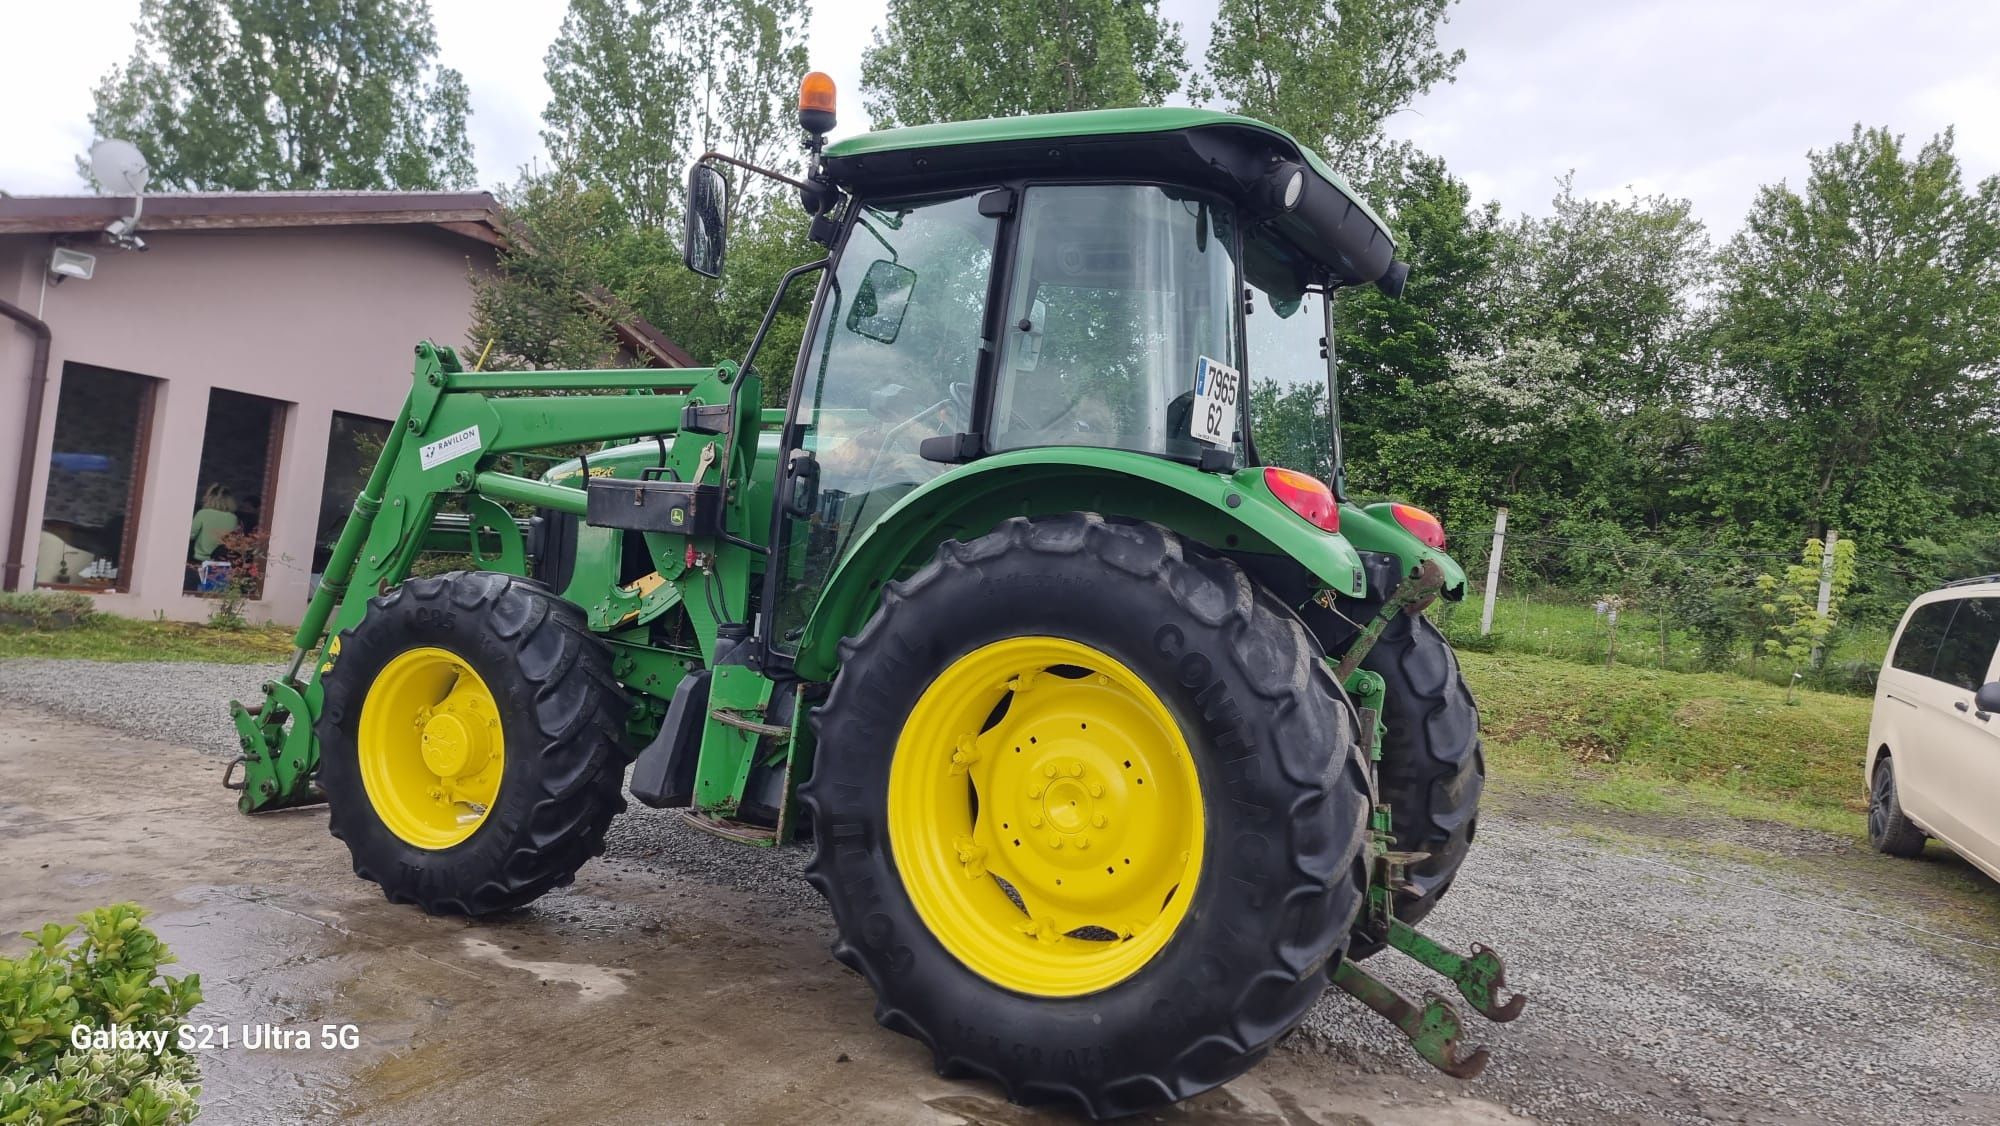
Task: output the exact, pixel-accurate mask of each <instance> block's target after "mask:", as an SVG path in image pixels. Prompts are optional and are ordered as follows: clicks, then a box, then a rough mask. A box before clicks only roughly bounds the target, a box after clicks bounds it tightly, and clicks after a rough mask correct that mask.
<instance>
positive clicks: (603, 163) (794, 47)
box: [542, 0, 810, 228]
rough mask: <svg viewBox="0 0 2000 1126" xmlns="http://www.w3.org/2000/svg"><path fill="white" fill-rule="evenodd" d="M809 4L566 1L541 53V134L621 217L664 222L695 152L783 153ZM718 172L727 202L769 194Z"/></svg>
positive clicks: (793, 129) (790, 135) (801, 69)
mask: <svg viewBox="0 0 2000 1126" xmlns="http://www.w3.org/2000/svg"><path fill="white" fill-rule="evenodd" d="M809 15H810V13H809V9H808V7H807V4H806V0H726V2H723V3H718V4H714V5H701V4H694V3H690V2H688V0H629V2H628V0H570V6H569V12H568V14H567V15H565V16H564V18H563V25H562V30H561V31H560V32H559V33H558V34H557V36H556V41H555V43H554V44H552V45H551V46H550V47H549V51H548V55H547V58H546V68H547V69H546V74H547V78H548V83H549V104H548V107H547V108H546V109H544V110H543V111H542V120H543V122H544V123H545V125H546V126H547V127H546V128H545V129H544V130H543V131H542V139H543V141H544V142H546V143H547V144H548V146H549V150H550V151H551V152H553V153H558V154H561V159H562V161H563V162H564V163H565V164H567V165H568V166H569V167H570V168H572V169H573V170H576V171H579V172H580V173H582V174H583V175H585V176H586V177H587V178H589V179H592V180H596V181H599V182H602V183H603V184H605V185H606V186H607V187H609V188H610V190H611V192H612V195H613V197H614V198H615V200H616V201H617V203H618V205H619V207H620V208H621V209H622V210H623V212H624V214H625V216H626V218H627V219H628V220H629V221H630V222H632V223H633V224H635V225H637V226H641V227H654V228H659V227H668V226H671V225H672V224H673V221H674V218H675V216H676V215H677V214H678V212H679V200H680V194H681V191H682V183H681V177H682V175H683V173H684V172H685V171H686V168H687V165H688V163H689V162H690V161H692V160H694V159H695V158H696V157H699V156H700V155H701V154H702V153H703V152H706V151H708V150H709V149H712V148H713V149H722V150H725V151H727V152H729V153H730V155H732V156H736V157H740V158H742V159H744V160H748V161H751V162H753V163H757V164H762V165H765V166H766V167H770V166H773V165H778V166H782V165H785V164H787V163H789V162H790V159H789V156H788V154H789V152H790V151H791V149H792V148H793V145H792V142H793V141H794V139H795V137H796V133H797V125H796V123H795V122H796V119H795V116H794V109H793V107H794V105H795V103H794V100H793V99H794V98H795V97H796V95H797V92H798V84H799V80H800V79H801V78H803V77H804V76H805V71H806V51H805V42H804V37H805V29H806V24H807V22H808V19H809ZM723 171H724V174H725V175H726V176H728V177H730V178H731V179H732V180H733V181H734V182H735V186H736V187H737V189H738V190H737V191H736V192H733V193H732V194H731V210H732V212H734V211H735V210H736V209H737V207H738V204H739V202H740V201H739V197H741V196H744V195H746V194H747V195H749V196H751V197H754V198H756V199H759V200H761V199H763V198H765V197H767V196H768V195H769V194H770V190H769V187H768V185H769V183H770V182H769V181H766V180H763V179H761V178H758V177H749V178H747V179H746V178H744V177H742V176H739V175H737V174H736V172H735V171H734V170H733V169H728V168H724V169H723ZM732 218H733V214H732Z"/></svg>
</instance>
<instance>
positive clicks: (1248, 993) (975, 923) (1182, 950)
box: [800, 513, 1370, 1117]
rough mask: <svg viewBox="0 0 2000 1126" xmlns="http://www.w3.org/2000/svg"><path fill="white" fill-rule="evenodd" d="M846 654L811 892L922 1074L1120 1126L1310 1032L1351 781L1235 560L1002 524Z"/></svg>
mask: <svg viewBox="0 0 2000 1126" xmlns="http://www.w3.org/2000/svg"><path fill="white" fill-rule="evenodd" d="M842 660H843V663H842V667H841V671H840V674H839V676H838V678H837V679H836V680H835V682H834V687H833V692H832V694H831V695H830V697H829V698H828V700H827V703H826V705H825V706H824V707H823V708H821V709H820V710H819V711H818V712H817V714H816V716H815V721H816V724H817V729H818V733H819V752H818V759H817V765H816V767H815V771H814V774H813V778H812V780H811V782H810V783H809V784H808V785H807V786H805V787H804V788H803V789H802V790H801V791H800V796H801V798H802V799H803V800H804V801H805V803H806V805H807V807H808V808H809V809H810V810H811V812H812V816H813V825H814V832H815V838H816V844H817V851H816V854H815V856H814V858H813V861H812V864H811V866H810V867H809V868H808V870H807V876H808V878H809V879H810V880H811V881H812V883H813V885H814V886H815V887H816V888H818V889H819V890H820V892H821V893H822V894H824V895H825V896H826V898H827V901H828V902H829V904H830V905H831V906H832V909H833V914H834V919H835V922H836V924H837V925H838V928H839V935H840V937H839V940H838V942H837V943H836V944H835V946H834V953H835V955H836V956H837V957H839V958H840V960H841V961H842V962H844V963H846V964H847V965H849V966H851V967H853V968H854V969H856V970H858V971H860V972H861V973H862V974H863V975H865V976H866V977H867V978H868V980H869V983H870V984H871V985H872V986H873V987H874V988H875V992H876V995H877V998H878V1005H877V1008H876V1018H877V1019H878V1020H879V1021H880V1022H881V1023H882V1024H883V1025H884V1026H885V1027H887V1028H890V1029H893V1030H895V1031H898V1032H902V1033H904V1034H905V1035H908V1036H911V1037H914V1038H916V1039H918V1040H921V1041H923V1042H924V1043H925V1044H926V1045H927V1046H929V1047H930V1049H931V1051H932V1054H933V1057H934V1060H935V1063H936V1065H937V1068H938V1071H939V1073H940V1074H944V1075H947V1076H972V1075H979V1076H985V1077H987V1078H990V1079H993V1080H995V1081H997V1082H998V1083H999V1084H1000V1085H1001V1086H1002V1087H1003V1088H1004V1089H1005V1091H1006V1093H1007V1096H1008V1097H1009V1098H1010V1099H1012V1100H1013V1101H1015V1102H1018V1103H1039V1102H1051V1101H1062V1102H1068V1103H1070V1104H1072V1105H1075V1106H1077V1107H1079V1108H1081V1109H1083V1110H1084V1111H1086V1112H1087V1113H1089V1114H1092V1115H1094V1116H1099V1117H1103V1116H1110V1115H1120V1114H1130V1113H1134V1112H1138V1111H1142V1110H1146V1109H1149V1108H1153V1107H1158V1106H1161V1105H1164V1104H1167V1103H1171V1102H1174V1101H1177V1100H1180V1099H1185V1098H1188V1097H1190V1096H1192V1095H1195V1094H1198V1093H1200V1092H1201V1091H1204V1090H1207V1089H1209V1088H1211V1087H1214V1086H1216V1085H1218V1084H1221V1083H1224V1082H1226V1081H1228V1080H1229V1079H1231V1078H1233V1077H1235V1076H1237V1075H1239V1074H1241V1073H1242V1072H1243V1071H1245V1070H1246V1069H1248V1068H1249V1067H1250V1066H1251V1065H1253V1064H1254V1063H1256V1062H1257V1060H1259V1059H1261V1058H1262V1057H1263V1055H1264V1054H1265V1053H1266V1052H1267V1051H1268V1050H1269V1049H1270V1046H1271V1045H1272V1043H1273V1042H1275V1041H1276V1040H1277V1038H1278V1037H1279V1036H1281V1035H1282V1034H1284V1033H1285V1032H1286V1031H1288V1030H1289V1029H1291V1028H1292V1027H1294V1026H1295V1025H1297V1023H1298V1022H1299V1021H1300V1020H1301V1019H1302V1018H1303V1017H1304V1016H1305V1014H1306V1011H1307V1010H1308V1009H1309V1008H1310V1007H1311V1005H1312V1003H1313V1001H1314V1000H1315V999H1316V998H1317V997H1318V996H1319V994H1320V992H1321V991H1322V990H1323V989H1324V987H1325V984H1326V980H1327V978H1326V969H1327V967H1329V966H1330V965H1332V964H1334V963H1335V962H1336V961H1337V960H1338V958H1339V957H1340V956H1341V954H1342V951H1343V950H1344V949H1345V947H1346V945H1347V940H1348V935H1349V929H1350V927H1351V926H1352V924H1353V922H1354V919H1355V917H1356V915H1357V913H1358V912H1359V910H1360V908H1361V905H1362V903H1363V902H1364V900H1365V897H1366V887H1367V878H1368V869H1367V862H1366V850H1365V847H1364V845H1365V840H1366V834H1365V828H1366V821H1367V813H1368V808H1369V802H1370V792H1369V785H1370V783H1369V775H1368V769H1367V763H1366V762H1365V761H1364V760H1363V759H1362V757H1361V754H1360V751H1359V748H1358V745H1357V741H1356V740H1355V738H1354V734H1353V728H1352V718H1351V710H1350V708H1349V706H1348V704H1347V702H1346V701H1345V699H1344V698H1343V696H1342V695H1341V692H1340V690H1339V688H1338V686H1337V685H1335V684H1334V682H1333V679H1332V677H1331V675H1330V674H1329V673H1328V671H1327V669H1326V666H1325V663H1324V661H1323V659H1322V655H1321V653H1320V650H1319V648H1318V646H1317V645H1315V644H1314V643H1313V641H1312V639H1311V637H1310V636H1309V635H1308V634H1307V633H1306V631H1305V629H1304V628H1303V626H1302V625H1301V624H1300V623H1299V622H1298V620H1297V618H1296V617H1294V616H1293V615H1292V614H1291V613H1290V612H1289V611H1287V610H1286V609H1285V608H1284V607H1283V605H1281V604H1280V603H1279V602H1277V601H1276V600H1275V599H1274V598H1272V597H1271V596H1270V595H1269V594H1268V593H1266V592H1264V591H1263V590H1262V589H1260V588H1258V587H1256V586H1255V585H1253V584H1252V583H1251V582H1250V581H1249V580H1248V579H1247V578H1246V577H1245V576H1244V575H1243V573H1242V572H1241V571H1240V570H1239V569H1238V568H1237V567H1236V566H1235V565H1234V564H1232V563H1230V562H1229V561H1227V560H1225V559H1222V558H1220V557H1218V556H1214V555H1210V554H1208V553H1206V552H1203V551H1199V550H1196V549H1192V548H1189V547H1187V546H1186V545H1184V544H1183V543H1182V541H1181V540H1180V539H1179V537H1177V536H1175V535H1173V534H1172V533H1169V532H1167V531H1166V530H1164V529H1162V528H1159V527H1157V526H1154V525H1149V524H1123V523H1121V524H1112V523H1107V522H1105V521H1104V520H1103V519H1102V518H1100V517H1098V516H1095V515H1090V514H1080V513H1079V514H1070V515H1065V516H1058V517H1048V518H1042V519H1036V520H1028V519H1014V520H1009V521H1007V522H1006V523H1005V524H1002V525H1001V526H1000V527H999V528H998V529H996V530H995V531H993V532H992V533H990V534H988V535H986V536H983V537H981V538H979V539H977V540H974V541H972V542H970V543H961V542H957V541H953V542H949V543H947V544H945V545H944V546H943V547H942V548H940V550H939V551H938V554H937V556H936V558H935V559H934V560H933V561H932V562H931V563H930V564H929V565H927V566H926V567H925V568H924V569H923V570H921V571H919V572H918V573H917V574H916V575H915V576H913V577H912V578H910V579H909V580H907V581H905V582H901V583H891V584H889V585H888V586H887V587H886V588H885V589H884V591H883V597H882V606H881V609H880V610H879V611H878V612H877V614H876V615H875V617H874V618H873V619H872V620H871V621H870V622H869V624H868V625H867V627H866V628H865V629H864V630H863V631H862V633H861V635H860V636H859V637H857V638H854V639H852V640H850V641H848V642H847V643H845V644H844V645H843V647H842ZM1156 897H1163V899H1161V898H1156Z"/></svg>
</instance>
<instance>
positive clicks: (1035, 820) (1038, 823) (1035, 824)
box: [1028, 813, 1042, 829]
mask: <svg viewBox="0 0 2000 1126" xmlns="http://www.w3.org/2000/svg"><path fill="white" fill-rule="evenodd" d="M1041 827H1042V815H1041V814H1039V813H1037V814H1035V815H1034V816H1033V817H1030V818H1028V828H1030V829H1039V828H1041Z"/></svg>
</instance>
